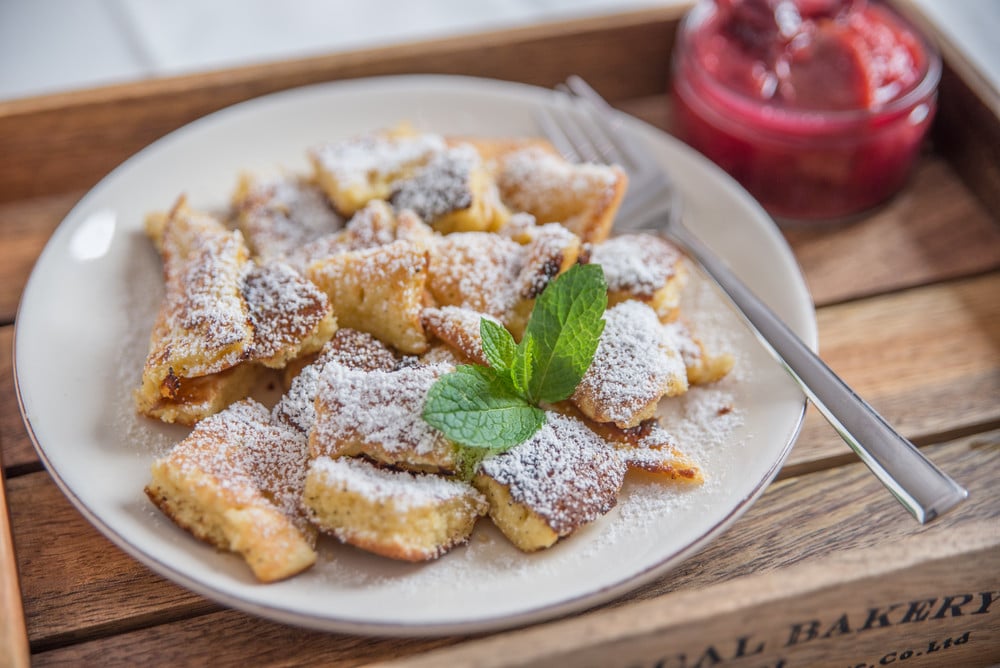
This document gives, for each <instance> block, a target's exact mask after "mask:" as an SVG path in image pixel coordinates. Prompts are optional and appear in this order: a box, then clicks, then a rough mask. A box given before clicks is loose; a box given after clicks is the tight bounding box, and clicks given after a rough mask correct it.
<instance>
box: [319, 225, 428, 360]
mask: <svg viewBox="0 0 1000 668" xmlns="http://www.w3.org/2000/svg"><path fill="white" fill-rule="evenodd" d="M427 265H428V259H427V251H426V250H425V249H424V248H423V247H422V246H420V245H418V244H415V243H412V242H409V241H394V242H392V243H390V244H387V245H385V246H377V247H375V248H369V249H365V250H359V251H351V252H347V253H341V254H339V255H334V256H333V257H330V258H327V259H326V260H317V261H316V262H313V263H312V264H310V265H309V267H308V268H307V270H306V275H307V276H308V278H309V279H310V280H311V281H312V282H313V283H315V284H316V285H318V286H319V288H320V289H321V290H323V291H324V292H326V294H327V296H328V297H329V298H330V303H331V304H332V305H333V312H334V315H336V317H337V322H338V323H339V324H340V325H341V326H342V327H350V328H352V329H359V330H362V331H365V332H369V333H370V334H373V335H375V336H376V337H378V338H379V339H381V340H382V341H385V342H386V343H389V344H390V345H393V346H395V347H396V348H398V349H399V350H400V351H402V352H405V353H421V352H423V351H425V350H427V337H426V336H425V334H424V328H423V325H422V324H421V322H420V311H421V310H422V309H423V301H424V288H425V285H426V283H427Z"/></svg>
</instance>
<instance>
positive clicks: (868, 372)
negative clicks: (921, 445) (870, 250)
mask: <svg viewBox="0 0 1000 668" xmlns="http://www.w3.org/2000/svg"><path fill="white" fill-rule="evenodd" d="M998 295H1000V273H993V274H990V275H988V276H984V277H981V278H975V279H969V280H965V281H957V282H953V283H943V284H938V285H933V286H929V287H926V288H920V289H914V290H910V291H907V292H903V293H898V294H893V295H888V296H885V297H879V298H875V299H867V300H862V301H858V302H852V303H849V304H842V305H839V306H834V307H829V308H825V309H821V310H820V311H819V312H818V323H819V332H820V354H821V355H822V357H823V359H825V360H827V362H828V363H829V364H830V366H831V368H833V370H834V371H836V372H837V373H839V374H840V375H841V376H842V377H843V378H844V380H845V381H846V382H847V383H848V384H849V385H851V386H852V387H853V388H854V389H855V390H856V391H857V392H859V393H860V394H861V395H862V396H863V397H865V398H866V399H867V400H868V401H869V403H871V404H872V405H873V406H874V407H875V409H876V410H878V411H879V412H880V413H881V414H882V415H883V416H884V417H885V418H886V419H887V420H888V421H889V422H890V423H891V424H893V425H894V426H895V427H896V428H897V429H898V430H899V431H900V432H901V433H903V434H905V435H907V436H908V437H910V438H915V439H917V440H921V441H922V440H926V439H927V438H928V437H931V436H933V435H935V434H938V435H941V434H948V433H950V432H951V433H954V432H955V431H958V432H961V431H962V430H969V429H973V430H975V429H979V428H983V427H984V426H989V425H996V424H998V423H1000V403H998V402H997V397H1000V355H998V354H997V342H998V341H1000V299H998V298H997V296H998ZM848 452H849V451H848V450H847V446H846V445H844V444H843V442H842V441H841V440H840V437H839V436H838V435H837V434H836V433H835V432H834V431H833V429H831V428H830V427H829V426H828V425H827V424H826V423H825V422H824V421H823V419H822V418H821V417H819V415H818V414H817V413H812V414H811V415H810V416H809V419H808V420H807V423H806V424H805V425H804V428H803V430H802V434H801V435H800V437H799V441H798V442H797V443H796V446H795V449H794V450H793V451H792V455H791V457H790V458H789V461H788V464H787V465H786V469H788V470H789V472H793V471H795V470H796V469H797V468H798V467H800V466H805V467H806V468H811V467H815V466H818V465H822V464H821V463H820V464H817V462H821V461H822V460H823V459H824V458H827V457H853V455H849V454H848Z"/></svg>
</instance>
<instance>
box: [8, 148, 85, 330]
mask: <svg viewBox="0 0 1000 668" xmlns="http://www.w3.org/2000/svg"><path fill="white" fill-rule="evenodd" d="M0 155H2V153H0ZM0 162H3V161H0ZM82 195H83V193H82V191H73V192H70V193H67V194H61V195H53V196H49V197H37V198H34V199H25V200H21V201H17V202H6V203H2V202H0V324H9V323H11V322H13V321H14V314H15V312H16V311H17V304H18V302H19V301H20V299H21V291H22V290H24V284H25V282H26V281H27V280H28V274H30V273H31V268H32V267H33V266H34V265H35V260H36V259H38V255H39V254H40V253H41V252H42V248H44V247H45V242H46V241H48V240H49V237H50V236H51V235H52V231H53V230H54V229H56V226H57V225H59V223H60V221H62V219H63V217H64V216H65V215H66V214H67V213H69V210H70V209H71V208H73V205H74V204H76V202H77V200H79V199H80V197H81V196H82Z"/></svg>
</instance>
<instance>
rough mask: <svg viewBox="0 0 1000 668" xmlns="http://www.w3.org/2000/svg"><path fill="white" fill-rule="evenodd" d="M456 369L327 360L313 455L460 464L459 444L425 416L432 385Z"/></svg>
mask: <svg viewBox="0 0 1000 668" xmlns="http://www.w3.org/2000/svg"><path fill="white" fill-rule="evenodd" d="M451 370H452V367H450V366H447V365H444V364H433V365H407V366H400V367H399V368H397V369H395V370H392V371H381V370H376V371H367V370H361V369H352V368H349V367H347V366H344V365H342V364H336V363H329V364H327V365H326V367H325V368H324V369H323V372H322V373H321V374H320V378H319V382H318V385H317V392H316V423H315V425H314V427H313V429H312V431H311V432H310V434H309V446H310V452H311V453H312V456H313V457H320V456H323V455H327V456H331V457H340V456H355V455H364V456H366V457H369V458H371V459H373V460H375V461H378V462H381V463H384V464H387V465H390V466H397V467H400V468H406V469H408V470H412V471H445V472H453V471H455V470H457V468H458V466H459V464H460V461H459V459H460V457H459V451H458V448H457V447H456V446H455V444H454V443H452V442H451V441H449V440H448V439H447V438H445V436H444V434H442V433H441V432H440V431H438V430H437V429H435V428H434V427H432V426H430V425H429V424H427V422H425V421H424V419H423V417H422V416H423V410H424V401H425V400H426V397H427V391H428V390H429V389H430V387H431V385H433V384H434V382H435V381H437V379H438V378H440V377H441V376H442V375H444V374H445V373H447V372H449V371H451Z"/></svg>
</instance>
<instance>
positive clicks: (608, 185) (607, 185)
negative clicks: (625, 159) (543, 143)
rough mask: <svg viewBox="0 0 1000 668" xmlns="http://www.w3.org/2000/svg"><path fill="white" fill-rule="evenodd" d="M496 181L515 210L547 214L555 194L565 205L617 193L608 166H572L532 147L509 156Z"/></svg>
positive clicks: (615, 177)
mask: <svg viewBox="0 0 1000 668" xmlns="http://www.w3.org/2000/svg"><path fill="white" fill-rule="evenodd" d="M497 180H498V182H499V185H500V190H501V192H502V193H503V194H504V197H505V199H509V200H510V201H511V202H512V204H513V205H514V208H516V209H519V210H523V211H537V210H543V211H544V210H548V209H550V208H551V206H552V202H551V199H552V197H553V193H558V194H559V196H560V197H561V198H562V199H564V200H565V201H576V202H587V201H589V200H590V199H591V198H592V197H593V196H594V194H595V192H600V191H601V190H604V191H607V192H610V191H612V190H614V187H615V182H616V180H617V174H616V173H615V172H614V171H613V170H612V169H610V168H609V167H608V166H607V165H597V164H590V163H587V164H579V165H578V164H573V163H570V162H567V161H565V160H563V159H562V158H561V157H560V156H558V155H555V154H553V153H550V152H549V151H545V150H543V149H540V148H537V147H531V148H526V149H524V150H521V151H517V152H516V153H513V154H511V155H510V156H508V157H507V159H506V160H504V162H503V168H502V170H501V173H500V174H499V176H498V179H497ZM547 222H551V221H547ZM560 222H565V221H560Z"/></svg>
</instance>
